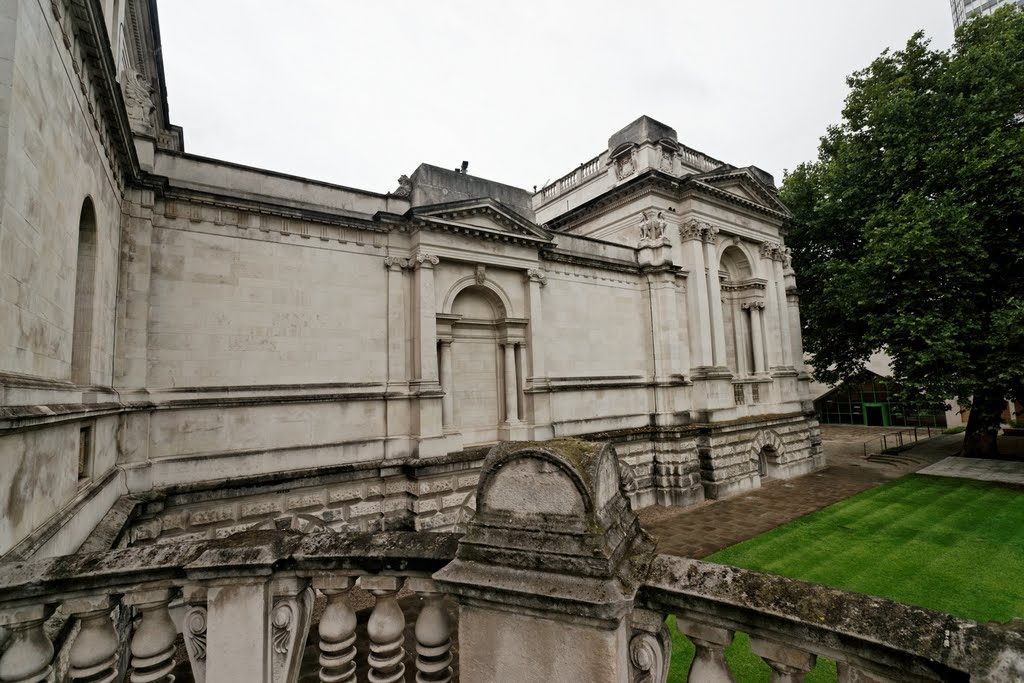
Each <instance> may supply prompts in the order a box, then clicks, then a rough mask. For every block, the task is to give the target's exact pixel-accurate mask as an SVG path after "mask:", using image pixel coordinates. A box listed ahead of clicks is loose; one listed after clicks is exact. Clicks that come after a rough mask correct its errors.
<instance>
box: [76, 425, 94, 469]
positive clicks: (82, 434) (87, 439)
mask: <svg viewBox="0 0 1024 683" xmlns="http://www.w3.org/2000/svg"><path fill="white" fill-rule="evenodd" d="M91 476H92V425H90V426H88V427H82V428H81V429H80V430H79V431H78V481H79V483H81V482H83V481H86V480H88V479H89V477H91Z"/></svg>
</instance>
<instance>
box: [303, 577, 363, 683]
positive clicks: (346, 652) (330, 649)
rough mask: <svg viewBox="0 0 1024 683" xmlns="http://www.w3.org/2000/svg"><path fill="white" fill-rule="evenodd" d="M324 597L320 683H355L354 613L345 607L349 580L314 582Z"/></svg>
mask: <svg viewBox="0 0 1024 683" xmlns="http://www.w3.org/2000/svg"><path fill="white" fill-rule="evenodd" d="M313 585H314V586H315V587H316V588H317V589H319V590H320V592H321V593H323V594H324V595H325V596H326V597H327V606H326V607H325V608H324V613H323V614H322V615H321V617H320V683H356V613H355V611H354V610H353V609H352V605H351V604H349V600H348V595H349V591H351V590H352V587H353V586H354V585H355V580H354V579H353V578H352V577H351V576H328V577H322V578H317V579H314V581H313Z"/></svg>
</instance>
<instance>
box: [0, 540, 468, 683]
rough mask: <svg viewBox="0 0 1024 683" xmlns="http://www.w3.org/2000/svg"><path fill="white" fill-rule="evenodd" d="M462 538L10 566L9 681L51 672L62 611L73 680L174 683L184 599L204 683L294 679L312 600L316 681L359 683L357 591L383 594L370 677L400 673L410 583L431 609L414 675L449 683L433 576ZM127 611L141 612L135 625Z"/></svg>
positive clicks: (173, 547) (4, 587)
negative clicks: (56, 616)
mask: <svg viewBox="0 0 1024 683" xmlns="http://www.w3.org/2000/svg"><path fill="white" fill-rule="evenodd" d="M458 540H459V536H458V535H456V534H427V533H416V532H383V533H377V534H367V533H350V534H344V535H339V534H335V533H333V532H330V531H327V530H313V531H312V532H310V533H306V534H302V533H298V532H296V531H291V530H277V529H267V530H257V531H248V532H243V533H240V534H236V535H235V536H231V537H228V538H225V539H220V540H216V541H200V542H191V543H172V544H162V545H152V546H145V547H139V548H126V549H122V550H114V551H110V552H106V553H90V554H80V555H69V556H63V557H55V558H49V559H43V560H35V561H29V562H17V563H9V564H3V565H0V626H4V627H6V628H8V629H9V630H10V632H11V636H10V638H9V639H8V642H7V644H6V647H5V649H4V652H3V656H2V657H0V681H19V682H22V683H28V682H30V681H31V682H35V681H41V680H46V678H47V677H48V676H50V675H51V672H52V671H53V669H54V667H55V661H54V646H53V643H52V642H51V640H50V636H49V635H48V629H47V628H46V626H45V624H46V622H47V619H48V618H49V617H50V616H51V614H52V613H53V612H54V610H55V609H56V608H58V607H59V608H60V609H61V610H62V611H63V614H64V616H66V617H73V618H74V619H75V620H76V621H77V622H78V624H80V626H79V628H78V633H77V635H76V636H74V639H73V642H72V643H71V645H70V650H69V655H68V662H69V667H68V669H69V675H70V678H71V679H72V680H88V681H115V680H131V681H132V683H151V682H160V683H170V681H172V680H173V676H172V675H171V671H172V670H173V668H174V666H175V662H174V657H175V649H176V647H175V639H176V637H177V634H178V631H179V627H178V626H176V625H175V620H174V619H172V615H171V609H172V602H174V603H179V602H180V605H179V604H175V605H174V607H173V608H174V609H175V610H177V611H178V612H179V613H181V617H180V619H178V621H179V622H180V631H181V632H182V635H183V638H184V641H185V646H186V650H187V651H188V655H189V659H190V663H191V666H192V672H193V675H194V678H195V680H196V681H198V682H203V681H205V680H207V679H208V680H210V681H228V680H247V681H248V680H251V681H294V680H295V678H296V675H297V673H298V667H299V664H300V662H301V653H302V649H303V645H304V643H305V641H306V636H307V634H308V631H309V626H310V621H311V617H312V608H313V601H314V599H315V591H319V592H320V593H321V594H323V595H324V596H326V605H325V607H324V611H323V614H322V615H321V617H320V624H319V636H320V666H321V669H320V680H321V681H330V682H334V683H339V682H348V681H355V667H356V662H355V661H354V660H355V657H356V648H355V640H356V635H355V629H356V616H355V612H354V611H353V609H352V607H351V605H350V604H349V601H348V598H347V595H348V592H349V591H350V590H351V589H352V588H353V587H355V586H356V585H358V586H359V587H361V588H363V589H365V590H367V591H368V592H370V593H372V594H373V595H374V596H375V603H374V607H373V611H372V613H371V614H370V621H369V624H368V628H367V631H368V636H369V640H370V643H369V650H370V654H369V657H368V661H367V664H368V667H369V669H370V672H371V677H372V679H373V680H375V681H382V682H383V681H398V680H403V676H404V675H405V673H404V671H405V666H404V663H403V661H404V659H405V648H404V647H403V641H404V635H403V633H404V630H405V617H404V615H403V612H402V610H401V608H400V607H399V606H398V603H397V600H396V595H397V593H398V591H399V590H401V589H402V587H403V585H404V586H405V587H406V588H408V589H410V590H412V591H413V592H415V593H417V594H418V595H420V596H422V597H423V598H424V605H423V608H422V610H421V611H420V615H419V617H418V619H417V622H416V641H417V642H416V644H415V647H416V652H417V655H418V657H417V659H416V668H417V671H418V672H419V674H420V676H421V677H422V680H428V681H447V680H450V678H451V666H450V665H451V661H452V657H451V653H450V648H451V639H450V625H449V623H448V617H447V614H446V612H445V610H444V608H443V607H442V605H441V600H442V598H443V591H442V589H441V588H440V587H439V586H438V585H437V584H436V583H434V581H432V580H431V578H430V576H431V575H432V574H433V573H434V572H435V571H437V570H438V569H439V568H441V567H443V566H444V565H446V564H447V563H448V562H449V561H450V560H451V559H452V558H453V557H454V556H455V551H456V548H457V545H458ZM125 608H134V610H135V614H136V616H137V617H138V618H137V619H136V620H135V621H134V622H133V621H132V620H131V619H130V617H129V615H130V612H129V611H126V610H125ZM133 623H134V624H135V627H134V628H133ZM125 637H126V639H127V640H129V641H130V655H131V656H130V664H129V666H128V667H125V665H124V664H123V662H122V660H123V659H124V657H123V656H122V651H123V649H124V648H123V647H122V645H121V643H122V642H123V641H122V638H125ZM126 668H127V669H128V670H129V671H130V674H128V677H127V678H125V676H126Z"/></svg>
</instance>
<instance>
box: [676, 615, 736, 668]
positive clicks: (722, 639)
mask: <svg viewBox="0 0 1024 683" xmlns="http://www.w3.org/2000/svg"><path fill="white" fill-rule="evenodd" d="M676 628H678V629H679V632H680V633H682V634H684V635H686V637H687V638H689V639H690V640H691V641H692V642H693V644H694V647H696V648H697V651H696V653H695V654H694V656H693V663H692V664H690V675H689V676H690V677H689V680H690V681H692V682H693V683H725V682H728V683H736V678H735V677H734V676H733V675H732V671H730V670H729V664H728V662H726V661H725V648H727V647H729V644H730V643H732V638H733V632H732V631H730V630H729V629H725V628H719V627H717V626H709V625H707V624H702V623H700V622H698V621H693V620H692V619H687V618H685V617H677V618H676Z"/></svg>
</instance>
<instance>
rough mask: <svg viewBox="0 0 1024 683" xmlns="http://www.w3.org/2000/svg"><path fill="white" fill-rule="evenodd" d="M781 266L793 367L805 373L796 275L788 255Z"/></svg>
mask: <svg viewBox="0 0 1024 683" xmlns="http://www.w3.org/2000/svg"><path fill="white" fill-rule="evenodd" d="M782 265H783V266H784V270H783V273H784V274H785V276H786V305H787V307H788V309H789V332H790V346H791V348H792V351H791V353H792V360H793V367H795V368H796V369H797V370H799V371H800V372H806V370H807V368H806V365H805V364H804V340H803V331H802V330H801V326H800V294H799V292H798V291H797V288H796V273H794V272H793V269H792V267H791V266H790V259H789V255H788V254H787V255H786V260H785V261H783V263H782Z"/></svg>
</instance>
